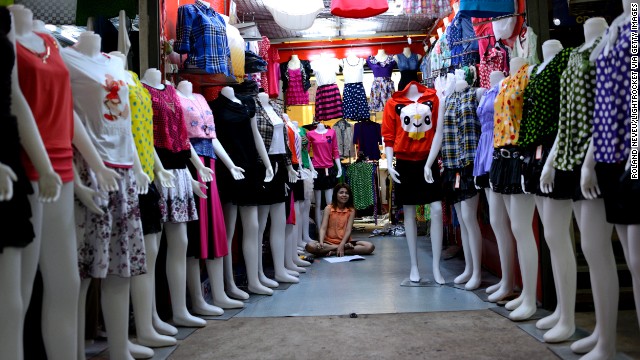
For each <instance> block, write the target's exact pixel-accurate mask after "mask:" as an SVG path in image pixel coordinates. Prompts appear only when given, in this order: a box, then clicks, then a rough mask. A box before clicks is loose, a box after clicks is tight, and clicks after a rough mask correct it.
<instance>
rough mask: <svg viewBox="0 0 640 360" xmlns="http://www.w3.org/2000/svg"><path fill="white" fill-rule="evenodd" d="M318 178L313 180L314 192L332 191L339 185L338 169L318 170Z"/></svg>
mask: <svg viewBox="0 0 640 360" xmlns="http://www.w3.org/2000/svg"><path fill="white" fill-rule="evenodd" d="M316 171H317V172H318V177H317V178H315V179H313V190H331V189H333V188H334V187H335V186H336V185H337V184H338V178H337V177H336V175H338V168H337V167H335V166H333V167H330V168H326V169H321V168H317V169H316Z"/></svg>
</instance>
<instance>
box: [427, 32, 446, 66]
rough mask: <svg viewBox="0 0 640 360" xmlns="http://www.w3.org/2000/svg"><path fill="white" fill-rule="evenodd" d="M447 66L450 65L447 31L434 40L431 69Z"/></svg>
mask: <svg viewBox="0 0 640 360" xmlns="http://www.w3.org/2000/svg"><path fill="white" fill-rule="evenodd" d="M449 66H451V50H449V43H448V40H447V33H446V32H445V33H443V34H442V36H441V37H440V38H438V40H436V43H435V45H434V46H433V50H432V51H431V71H435V70H440V69H446V68H448V67H449Z"/></svg>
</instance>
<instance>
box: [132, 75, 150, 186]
mask: <svg viewBox="0 0 640 360" xmlns="http://www.w3.org/2000/svg"><path fill="white" fill-rule="evenodd" d="M129 73H130V74H131V76H132V77H133V81H135V83H136V85H131V84H129V103H130V105H131V130H132V132H133V141H134V142H135V144H136V150H137V151H138V156H139V157H140V164H141V165H142V171H144V173H145V174H147V175H148V176H149V178H151V181H153V178H154V173H153V165H154V153H153V108H152V106H151V95H150V94H149V91H148V90H147V89H146V88H145V87H144V86H143V85H142V83H141V82H140V80H138V75H136V73H134V72H132V71H129Z"/></svg>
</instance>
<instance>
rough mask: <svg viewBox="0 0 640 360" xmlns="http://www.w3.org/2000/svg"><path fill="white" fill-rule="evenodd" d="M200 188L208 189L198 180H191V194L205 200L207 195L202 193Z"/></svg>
mask: <svg viewBox="0 0 640 360" xmlns="http://www.w3.org/2000/svg"><path fill="white" fill-rule="evenodd" d="M202 188H204V189H208V187H207V185H205V184H203V183H201V182H199V181H198V180H194V179H191V189H193V193H194V194H196V195H198V197H199V198H202V199H206V198H207V195H206V194H205V193H204V192H203V191H202Z"/></svg>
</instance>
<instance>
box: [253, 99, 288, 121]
mask: <svg viewBox="0 0 640 360" xmlns="http://www.w3.org/2000/svg"><path fill="white" fill-rule="evenodd" d="M258 101H260V104H261V105H262V108H263V109H264V110H265V111H266V112H267V115H269V120H271V125H274V126H275V125H279V124H282V123H283V121H282V118H280V116H278V114H277V113H276V111H275V110H274V109H273V106H271V104H269V95H267V94H266V93H263V92H262V93H259V94H258Z"/></svg>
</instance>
